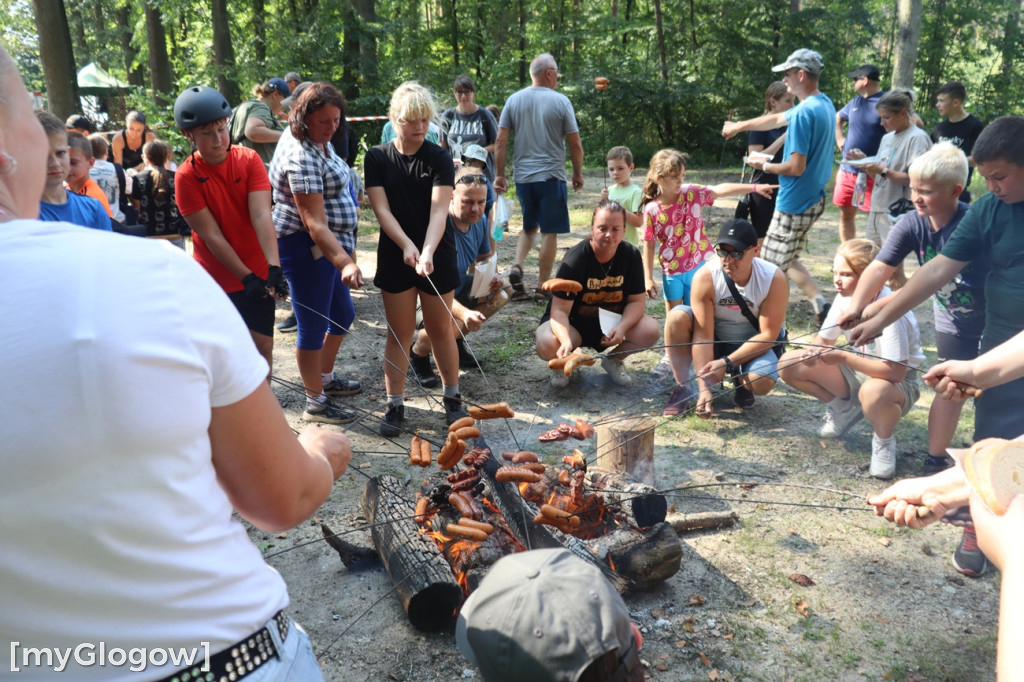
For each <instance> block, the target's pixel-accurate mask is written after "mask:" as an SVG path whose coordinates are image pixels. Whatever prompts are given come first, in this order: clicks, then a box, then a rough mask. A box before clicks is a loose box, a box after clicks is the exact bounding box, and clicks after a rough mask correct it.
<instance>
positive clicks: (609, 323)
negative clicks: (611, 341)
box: [597, 308, 622, 336]
mask: <svg viewBox="0 0 1024 682" xmlns="http://www.w3.org/2000/svg"><path fill="white" fill-rule="evenodd" d="M597 319H598V321H599V322H600V323H601V333H602V334H604V335H605V336H608V335H609V334H611V333H612V330H613V329H615V325H617V324H618V323H619V320H621V319H622V315H619V314H618V313H613V312H612V311H610V310H605V309H604V308H598V309H597Z"/></svg>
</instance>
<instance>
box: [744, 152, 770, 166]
mask: <svg viewBox="0 0 1024 682" xmlns="http://www.w3.org/2000/svg"><path fill="white" fill-rule="evenodd" d="M773 158H775V157H774V156H773V155H771V154H765V153H764V152H750V153H749V154H747V155H746V156H744V157H743V163H745V164H748V165H749V164H750V162H751V161H764V162H765V163H768V162H769V161H771V160H772V159H773Z"/></svg>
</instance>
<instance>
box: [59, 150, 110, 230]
mask: <svg viewBox="0 0 1024 682" xmlns="http://www.w3.org/2000/svg"><path fill="white" fill-rule="evenodd" d="M68 161H69V166H70V167H69V169H68V177H67V180H65V181H64V183H65V185H66V186H67V188H68V189H69V190H71V191H72V192H74V193H75V194H81V195H83V196H87V197H92V198H93V199H95V200H96V201H98V202H100V203H101V204H103V210H105V211H106V212H107V217H109V218H113V217H114V214H113V212H112V211H111V210H110V202H109V201H108V200H107V195H106V193H105V192H104V191H103V190H102V189H100V186H99V185H97V184H96V181H95V180H93V179H92V178H91V177H89V171H90V170H92V164H93V161H94V159H93V156H92V143H91V142H89V138H87V137H85V136H84V135H82V134H81V133H75V132H70V133H68Z"/></svg>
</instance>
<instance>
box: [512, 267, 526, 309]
mask: <svg viewBox="0 0 1024 682" xmlns="http://www.w3.org/2000/svg"><path fill="white" fill-rule="evenodd" d="M508 282H509V284H511V285H512V295H511V296H509V299H508V300H510V301H529V300H531V296H530V294H528V293H526V287H524V286H523V268H522V266H519V265H513V266H512V267H511V268H509V270H508Z"/></svg>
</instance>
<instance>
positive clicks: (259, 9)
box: [252, 0, 267, 73]
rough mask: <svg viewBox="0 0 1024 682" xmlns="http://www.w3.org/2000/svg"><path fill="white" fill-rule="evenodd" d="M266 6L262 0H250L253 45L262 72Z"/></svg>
mask: <svg viewBox="0 0 1024 682" xmlns="http://www.w3.org/2000/svg"><path fill="white" fill-rule="evenodd" d="M266 12H267V8H266V3H265V2H264V0H252V32H253V34H254V36H253V41H254V45H253V47H254V48H255V50H256V63H257V64H258V65H259V67H260V72H261V73H263V72H265V71H266V68H267V16H266Z"/></svg>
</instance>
